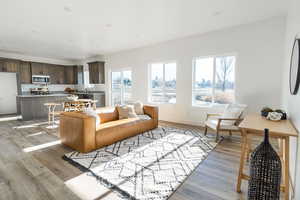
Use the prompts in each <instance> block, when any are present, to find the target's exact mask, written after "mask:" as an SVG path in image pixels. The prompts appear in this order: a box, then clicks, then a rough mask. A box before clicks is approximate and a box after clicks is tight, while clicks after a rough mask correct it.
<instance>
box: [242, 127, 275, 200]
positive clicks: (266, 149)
mask: <svg viewBox="0 0 300 200" xmlns="http://www.w3.org/2000/svg"><path fill="white" fill-rule="evenodd" d="M264 133H265V137H264V141H263V142H262V143H261V144H260V145H259V146H258V147H257V148H256V149H255V150H254V151H253V153H252V154H251V161H250V180H249V185H248V199H249V200H258V199H266V200H267V199H269V200H279V199H280V182H281V161H280V158H279V156H278V155H277V153H276V151H275V150H274V149H273V147H272V145H271V144H270V142H269V129H265V130H264Z"/></svg>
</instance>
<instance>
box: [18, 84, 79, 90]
mask: <svg viewBox="0 0 300 200" xmlns="http://www.w3.org/2000/svg"><path fill="white" fill-rule="evenodd" d="M36 87H39V86H38V85H34V84H22V92H30V89H31V88H36ZM67 87H69V88H75V85H48V88H49V91H64V90H65V88H67Z"/></svg>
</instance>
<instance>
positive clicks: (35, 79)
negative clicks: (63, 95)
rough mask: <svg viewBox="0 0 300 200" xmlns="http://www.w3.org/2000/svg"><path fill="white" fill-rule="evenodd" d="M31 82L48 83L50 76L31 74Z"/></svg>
mask: <svg viewBox="0 0 300 200" xmlns="http://www.w3.org/2000/svg"><path fill="white" fill-rule="evenodd" d="M32 83H33V84H49V83H50V76H43V75H32Z"/></svg>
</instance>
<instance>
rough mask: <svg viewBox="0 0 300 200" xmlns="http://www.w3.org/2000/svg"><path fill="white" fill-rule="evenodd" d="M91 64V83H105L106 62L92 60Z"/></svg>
mask: <svg viewBox="0 0 300 200" xmlns="http://www.w3.org/2000/svg"><path fill="white" fill-rule="evenodd" d="M88 64H89V76H90V84H105V69H104V62H100V61H97V62H91V63H88Z"/></svg>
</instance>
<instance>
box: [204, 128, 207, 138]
mask: <svg viewBox="0 0 300 200" xmlns="http://www.w3.org/2000/svg"><path fill="white" fill-rule="evenodd" d="M204 135H205V136H206V135H207V126H206V125H205V130H204Z"/></svg>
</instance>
